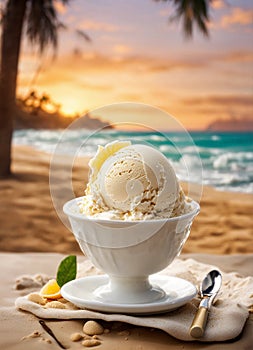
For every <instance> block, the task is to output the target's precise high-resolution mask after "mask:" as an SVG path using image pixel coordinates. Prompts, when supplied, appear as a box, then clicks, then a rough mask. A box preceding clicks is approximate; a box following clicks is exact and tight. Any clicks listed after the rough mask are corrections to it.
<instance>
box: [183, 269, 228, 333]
mask: <svg viewBox="0 0 253 350" xmlns="http://www.w3.org/2000/svg"><path fill="white" fill-rule="evenodd" d="M221 283H222V276H221V273H220V272H219V271H217V270H212V271H210V272H209V273H208V274H207V275H206V277H205V278H204V279H203V281H202V284H201V286H200V295H201V298H202V300H201V302H200V304H199V308H198V311H197V313H196V315H195V317H194V319H193V321H192V325H191V327H190V335H191V336H192V337H194V338H200V337H202V335H203V334H204V331H205V327H206V321H207V316H208V311H209V310H210V307H211V305H212V303H213V302H214V299H215V297H216V295H217V294H218V292H219V290H220V287H221Z"/></svg>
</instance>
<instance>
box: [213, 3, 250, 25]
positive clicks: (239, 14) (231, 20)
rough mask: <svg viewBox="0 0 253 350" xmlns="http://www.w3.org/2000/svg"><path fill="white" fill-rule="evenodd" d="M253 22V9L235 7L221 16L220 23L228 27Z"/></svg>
mask: <svg viewBox="0 0 253 350" xmlns="http://www.w3.org/2000/svg"><path fill="white" fill-rule="evenodd" d="M251 23H253V10H246V9H245V10H244V9H242V8H239V7H235V8H233V9H232V11H231V12H230V13H229V14H228V15H225V16H223V17H222V18H221V21H220V25H221V27H223V28H228V27H231V26H233V25H243V26H245V25H248V24H251Z"/></svg>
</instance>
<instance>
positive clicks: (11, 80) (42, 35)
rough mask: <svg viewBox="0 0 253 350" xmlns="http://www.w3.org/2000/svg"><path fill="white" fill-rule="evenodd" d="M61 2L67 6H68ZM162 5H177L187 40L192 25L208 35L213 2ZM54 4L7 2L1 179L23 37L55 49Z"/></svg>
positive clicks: (0, 88) (7, 169)
mask: <svg viewBox="0 0 253 350" xmlns="http://www.w3.org/2000/svg"><path fill="white" fill-rule="evenodd" d="M58 1H61V2H62V3H63V4H64V5H65V4H67V3H68V2H69V0H58ZM156 1H159V0H156ZM163 1H170V2H173V3H174V6H175V8H176V16H175V18H179V19H180V18H183V30H184V33H185V34H186V36H187V37H191V36H192V27H193V23H196V24H197V26H198V28H199V29H200V30H201V31H202V33H204V34H207V33H208V31H207V22H208V7H209V3H210V1H211V0H163ZM54 4H55V1H54V0H39V1H38V0H6V5H5V8H4V11H3V18H2V37H1V65H0V177H7V176H9V175H10V174H11V140H12V131H13V120H14V115H15V104H16V86H17V72H18V63H19V54H20V45H21V39H22V34H23V33H25V34H26V36H27V38H28V40H29V42H30V43H31V44H33V45H39V48H40V52H41V53H42V52H43V51H44V49H45V48H46V47H48V46H49V45H52V46H53V47H54V48H56V47H57V37H58V29H59V28H60V27H61V23H60V22H59V20H58V17H57V12H56V9H55V5H54ZM79 34H80V35H81V33H79ZM88 39H89V38H86V40H88Z"/></svg>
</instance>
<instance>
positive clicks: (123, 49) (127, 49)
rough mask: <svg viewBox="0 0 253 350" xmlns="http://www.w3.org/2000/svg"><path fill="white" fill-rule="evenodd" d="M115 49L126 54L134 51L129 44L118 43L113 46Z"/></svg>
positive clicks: (116, 51)
mask: <svg viewBox="0 0 253 350" xmlns="http://www.w3.org/2000/svg"><path fill="white" fill-rule="evenodd" d="M113 51H114V52H115V53H118V54H126V53H130V52H131V51H132V48H131V47H130V46H127V45H123V44H118V45H114V46H113Z"/></svg>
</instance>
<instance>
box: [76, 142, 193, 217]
mask: <svg viewBox="0 0 253 350" xmlns="http://www.w3.org/2000/svg"><path fill="white" fill-rule="evenodd" d="M89 166H90V176H89V182H88V185H87V189H86V195H85V196H84V197H83V200H82V202H81V203H80V211H81V212H82V213H84V214H85V215H87V216H91V217H96V218H98V217H99V218H104V219H114V220H145V219H146V220H147V219H161V218H170V217H174V216H179V215H182V214H184V213H187V212H188V211H190V209H191V206H190V203H189V201H187V200H186V198H185V195H184V193H183V191H182V189H181V187H180V185H179V183H178V180H177V177H176V174H175V172H174V169H173V167H172V166H171V164H170V162H169V161H168V159H167V158H166V157H165V156H164V155H163V154H162V153H161V152H159V151H158V150H156V149H155V148H153V147H150V146H146V145H142V144H135V145H132V144H131V142H129V141H122V142H121V141H115V142H112V143H109V144H107V145H106V146H105V147H102V146H99V148H98V151H97V153H96V155H95V157H94V158H92V159H91V160H90V162H89Z"/></svg>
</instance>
